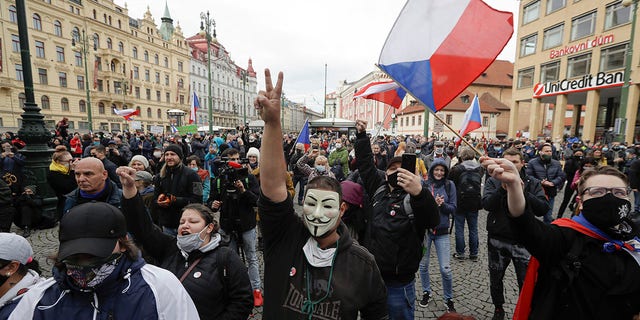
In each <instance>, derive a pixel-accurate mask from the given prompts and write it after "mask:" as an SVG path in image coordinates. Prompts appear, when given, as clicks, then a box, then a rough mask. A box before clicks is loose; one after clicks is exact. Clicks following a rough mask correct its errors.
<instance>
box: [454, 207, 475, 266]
mask: <svg viewBox="0 0 640 320" xmlns="http://www.w3.org/2000/svg"><path fill="white" fill-rule="evenodd" d="M453 220H454V223H453V224H454V225H455V227H456V252H457V253H458V254H464V249H465V243H464V221H465V220H466V221H467V228H469V255H470V256H477V255H478V211H474V212H456V213H455V214H454V215H453Z"/></svg>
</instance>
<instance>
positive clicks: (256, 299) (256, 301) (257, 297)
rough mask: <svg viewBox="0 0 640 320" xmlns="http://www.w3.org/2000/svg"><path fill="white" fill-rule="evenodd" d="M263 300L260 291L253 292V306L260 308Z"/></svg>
mask: <svg viewBox="0 0 640 320" xmlns="http://www.w3.org/2000/svg"><path fill="white" fill-rule="evenodd" d="M263 303H264V299H262V291H261V290H260V289H255V290H253V306H254V307H262V304H263Z"/></svg>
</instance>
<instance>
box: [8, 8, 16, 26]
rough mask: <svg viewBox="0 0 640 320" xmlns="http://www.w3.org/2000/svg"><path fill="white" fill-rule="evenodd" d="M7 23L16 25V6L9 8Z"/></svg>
mask: <svg viewBox="0 0 640 320" xmlns="http://www.w3.org/2000/svg"><path fill="white" fill-rule="evenodd" d="M9 21H11V22H13V23H18V11H17V10H16V6H9Z"/></svg>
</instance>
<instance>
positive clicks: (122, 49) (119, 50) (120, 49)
mask: <svg viewBox="0 0 640 320" xmlns="http://www.w3.org/2000/svg"><path fill="white" fill-rule="evenodd" d="M118 52H120V53H122V54H124V44H123V43H122V41H120V42H118Z"/></svg>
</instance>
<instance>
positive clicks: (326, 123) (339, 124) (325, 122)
mask: <svg viewBox="0 0 640 320" xmlns="http://www.w3.org/2000/svg"><path fill="white" fill-rule="evenodd" d="M309 126H310V127H312V128H316V127H336V128H353V127H355V126H356V122H355V121H353V120H347V119H342V118H322V119H315V120H311V121H309Z"/></svg>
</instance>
